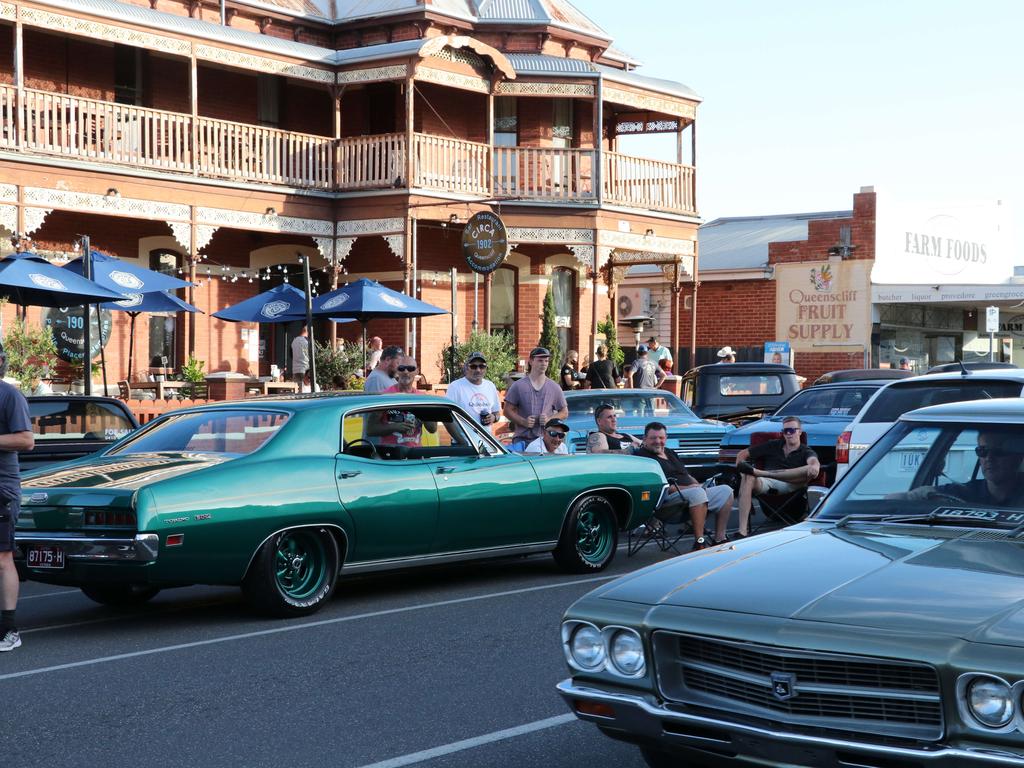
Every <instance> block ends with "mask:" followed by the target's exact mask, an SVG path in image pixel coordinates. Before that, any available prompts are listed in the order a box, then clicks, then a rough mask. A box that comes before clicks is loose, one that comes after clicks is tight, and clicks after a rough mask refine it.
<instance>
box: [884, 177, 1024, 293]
mask: <svg viewBox="0 0 1024 768" xmlns="http://www.w3.org/2000/svg"><path fill="white" fill-rule="evenodd" d="M1007 214H1008V211H1007V209H1006V206H1004V205H999V204H997V203H977V204H973V205H966V204H965V205H945V206H932V207H929V206H921V205H901V204H894V203H891V202H890V203H886V200H885V198H884V197H883V196H882V195H879V197H878V210H877V214H876V216H877V218H876V221H877V230H876V237H875V267H874V269H873V270H872V272H871V282H872V283H874V284H875V285H940V286H941V285H949V284H958V285H963V284H975V285H992V284H994V283H1005V282H1007V281H1008V280H1009V279H1010V278H1011V277H1013V262H1014V259H1013V252H1012V249H1011V248H1010V240H1009V238H1008V223H1009V218H1010V217H1009V216H1008V215H1007Z"/></svg>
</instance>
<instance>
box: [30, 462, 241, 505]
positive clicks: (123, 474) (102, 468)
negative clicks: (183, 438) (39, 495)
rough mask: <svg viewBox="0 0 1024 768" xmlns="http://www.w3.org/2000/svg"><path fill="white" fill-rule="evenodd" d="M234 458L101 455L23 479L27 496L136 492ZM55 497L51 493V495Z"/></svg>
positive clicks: (45, 470)
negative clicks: (40, 491) (42, 491)
mask: <svg viewBox="0 0 1024 768" xmlns="http://www.w3.org/2000/svg"><path fill="white" fill-rule="evenodd" d="M231 458H233V457H232V456H230V455H225V454H219V453H216V454H215V453H191V452H190V453H133V454H125V455H122V454H117V455H115V456H101V457H98V458H93V459H89V460H88V463H85V462H76V463H74V464H61V465H57V466H55V467H53V468H52V469H44V470H40V471H38V472H34V473H33V474H32V476H31V477H28V478H25V479H23V480H22V483H21V487H22V492H23V494H24V495H29V494H31V492H32V489H34V488H121V489H125V490H135V489H138V488H141V487H143V486H145V485H148V484H149V483H154V482H157V481H158V480H167V479H168V478H171V477H179V476H181V475H184V474H188V473H190V472H195V471H197V470H200V469H205V468H206V467H211V466H215V465H217V464H221V463H223V462H225V461H229V460H230V459H231ZM51 495H52V494H51Z"/></svg>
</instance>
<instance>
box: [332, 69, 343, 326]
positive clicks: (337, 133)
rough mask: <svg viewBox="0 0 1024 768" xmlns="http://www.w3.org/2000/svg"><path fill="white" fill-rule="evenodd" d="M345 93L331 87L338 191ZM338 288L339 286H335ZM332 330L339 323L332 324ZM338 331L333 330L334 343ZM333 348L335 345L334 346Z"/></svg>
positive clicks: (334, 180) (334, 185)
mask: <svg viewBox="0 0 1024 768" xmlns="http://www.w3.org/2000/svg"><path fill="white" fill-rule="evenodd" d="M344 92H345V86H341V87H340V88H339V87H338V86H337V85H332V86H331V100H332V102H333V103H334V148H333V150H332V152H331V163H332V166H333V167H332V168H331V189H334V190H337V189H339V188H340V186H341V95H342V93H344ZM335 287H337V286H335ZM331 326H332V328H336V327H337V323H331ZM335 334H336V331H333V330H332V341H333V340H334V338H333V337H334V335H335ZM332 346H333V344H332Z"/></svg>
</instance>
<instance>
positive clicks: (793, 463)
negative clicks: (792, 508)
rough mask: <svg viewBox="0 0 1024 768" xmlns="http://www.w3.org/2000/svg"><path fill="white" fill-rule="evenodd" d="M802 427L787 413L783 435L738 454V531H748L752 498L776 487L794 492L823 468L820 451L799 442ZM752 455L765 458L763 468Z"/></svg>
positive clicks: (805, 485) (774, 489)
mask: <svg viewBox="0 0 1024 768" xmlns="http://www.w3.org/2000/svg"><path fill="white" fill-rule="evenodd" d="M802 431H803V428H802V424H801V423H800V419H798V418H797V417H796V416H787V417H786V418H785V419H783V420H782V439H781V440H769V441H767V442H765V443H761V444H760V445H755V446H752V447H750V448H744V449H743V450H742V451H740V452H739V455H738V456H737V457H736V468H737V469H738V470H739V471H740V500H739V533H738V534H737V535H738V536H739V537H740V538H743V537H745V536H748V535H749V529H748V527H747V523H748V521H749V520H750V505H751V499H752V498H753V497H754V496H760V495H762V494H765V493H768V492H769V491H775V492H776V493H793V492H795V491H799V490H800V489H801V488H806V487H807V485H808V483H810V482H811V480H813V479H814V478H816V477H817V476H818V474H819V473H820V472H821V463H820V462H819V461H818V455H817V454H816V453H815V452H814V451H812V450H811V449H810V448H808V447H807V446H806V445H803V444H802V443H801V442H800V435H801V433H802ZM749 459H754V460H757V459H762V460H763V462H764V469H757V468H755V467H753V466H752V465H751V464H750V463H749V461H748V460H749Z"/></svg>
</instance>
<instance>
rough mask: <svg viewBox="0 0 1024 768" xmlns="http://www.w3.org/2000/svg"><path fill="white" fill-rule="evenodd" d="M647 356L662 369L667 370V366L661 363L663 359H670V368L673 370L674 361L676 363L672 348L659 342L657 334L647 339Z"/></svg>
mask: <svg viewBox="0 0 1024 768" xmlns="http://www.w3.org/2000/svg"><path fill="white" fill-rule="evenodd" d="M647 356H648V358H649V359H650V361H651V362H652V363H654V364H655V365H656V366H658V367H659V368H661V369H662V370H666V367H665V366H664V365H662V364H661V361H662V360H667V361H668V370H671V368H672V365H673V363H675V361H674V360H673V359H672V350H671V349H669V348H668V347H663V346H662V345H661V344H659V343H658V337H657V336H651V338H649V339H648V340H647Z"/></svg>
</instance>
